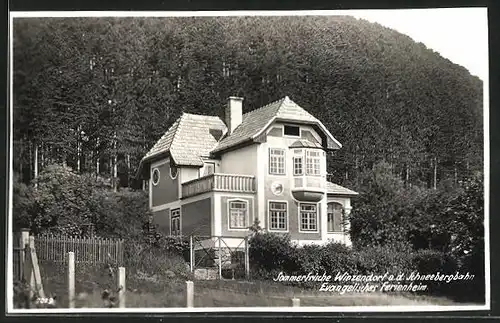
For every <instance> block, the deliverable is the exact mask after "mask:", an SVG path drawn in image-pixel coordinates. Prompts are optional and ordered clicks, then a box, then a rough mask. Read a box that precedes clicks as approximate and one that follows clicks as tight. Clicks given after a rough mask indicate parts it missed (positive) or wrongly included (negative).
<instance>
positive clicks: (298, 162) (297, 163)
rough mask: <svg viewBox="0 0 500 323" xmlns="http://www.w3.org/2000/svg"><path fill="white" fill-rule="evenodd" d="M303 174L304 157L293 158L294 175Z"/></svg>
mask: <svg viewBox="0 0 500 323" xmlns="http://www.w3.org/2000/svg"><path fill="white" fill-rule="evenodd" d="M303 174H304V170H303V168H302V157H293V175H295V176H298V175H303Z"/></svg>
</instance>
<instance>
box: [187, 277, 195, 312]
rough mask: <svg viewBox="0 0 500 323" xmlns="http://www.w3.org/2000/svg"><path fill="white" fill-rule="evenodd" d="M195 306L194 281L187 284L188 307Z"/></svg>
mask: <svg viewBox="0 0 500 323" xmlns="http://www.w3.org/2000/svg"><path fill="white" fill-rule="evenodd" d="M193 306H194V284H193V282H192V281H187V282H186V307H193Z"/></svg>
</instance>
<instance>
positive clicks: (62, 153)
mask: <svg viewBox="0 0 500 323" xmlns="http://www.w3.org/2000/svg"><path fill="white" fill-rule="evenodd" d="M13 81H14V140H15V144H14V148H15V154H16V156H15V158H14V160H15V170H16V171H17V172H19V173H20V174H21V180H22V181H24V182H28V181H29V180H31V179H32V178H33V177H34V175H35V172H37V171H38V170H39V169H43V168H44V167H45V166H46V165H47V164H49V163H51V162H66V163H68V165H70V166H71V167H73V168H74V169H75V170H76V171H77V172H80V173H82V172H91V173H96V174H100V175H101V176H107V177H108V178H110V179H111V180H112V182H113V183H114V184H115V185H114V186H115V189H118V188H119V187H120V186H128V185H129V182H130V179H131V175H132V174H134V172H135V169H136V167H137V165H138V163H139V160H140V158H141V157H142V156H143V155H144V153H145V152H146V151H147V150H148V149H149V148H150V147H151V146H152V145H153V144H154V143H155V142H156V140H158V138H159V137H160V136H161V135H162V133H163V132H164V131H165V130H166V129H167V128H168V126H169V125H170V124H171V123H172V122H173V121H174V120H175V119H176V118H177V117H178V116H179V114H180V113H181V111H186V112H192V113H200V114H216V115H220V116H222V114H223V110H224V104H225V100H226V98H227V97H228V96H230V95H239V96H243V97H245V104H244V110H245V111H249V110H252V109H255V108H257V107H259V106H261V105H263V104H266V103H268V102H270V101H272V100H275V99H278V98H280V97H282V96H285V95H288V96H290V97H291V98H292V99H293V100H294V101H296V102H297V103H298V104H299V105H301V106H303V107H304V108H305V109H307V110H309V111H310V112H311V113H313V114H314V115H316V116H318V118H319V119H320V120H321V121H323V122H324V123H325V124H327V125H328V127H329V128H330V130H331V132H332V133H333V134H334V136H336V137H337V138H338V139H339V140H340V141H341V142H342V144H343V146H344V147H343V149H342V150H340V151H338V152H335V153H334V154H332V155H331V156H329V172H330V173H331V174H332V175H331V179H332V180H334V181H336V182H339V183H341V184H342V183H343V182H344V181H345V180H348V181H351V180H354V179H356V178H357V177H358V175H359V174H361V173H362V172H363V171H364V170H366V169H371V167H372V166H373V165H374V164H375V163H376V162H378V161H380V160H386V161H387V162H388V163H389V164H390V165H391V169H392V171H393V172H394V174H395V175H397V176H398V177H400V178H401V179H403V180H404V181H405V182H406V183H411V184H419V183H422V182H423V183H426V184H427V186H429V187H437V184H438V182H440V181H443V180H446V179H452V180H453V181H454V182H455V183H456V182H458V181H459V180H462V179H464V178H468V177H470V175H471V174H472V173H473V172H474V171H476V170H481V169H482V158H481V156H482V150H483V147H482V145H483V140H482V136H483V135H482V82H481V81H480V80H479V79H478V78H477V77H473V76H471V75H470V74H469V73H468V71H467V70H465V69H464V68H463V67H460V66H457V65H455V64H453V63H452V62H450V61H448V60H446V59H444V58H442V57H441V56H440V55H439V54H437V53H435V52H433V51H432V50H430V49H428V48H426V47H425V46H424V45H423V44H420V43H415V42H414V41H413V40H412V39H410V38H409V37H407V36H405V35H402V34H400V33H398V32H395V31H393V30H390V29H388V28H384V27H382V26H380V25H377V24H372V23H369V22H366V21H363V20H357V19H354V18H351V17H326V16H321V17H211V18H208V17H207V18H202V17H198V18H85V19H83V18H81V19H80V18H77V19H74V18H71V19H69V18H48V19H46V18H44V19H16V20H15V21H14V80H13ZM35 166H37V167H35ZM117 178H120V183H119V184H118V183H117Z"/></svg>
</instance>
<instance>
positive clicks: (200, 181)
mask: <svg viewBox="0 0 500 323" xmlns="http://www.w3.org/2000/svg"><path fill="white" fill-rule="evenodd" d="M211 191H219V192H238V193H255V177H254V176H250V175H231V174H210V175H207V176H204V177H200V178H197V179H194V180H191V181H189V182H186V183H183V184H182V198H187V197H191V196H195V195H198V194H202V193H206V192H211Z"/></svg>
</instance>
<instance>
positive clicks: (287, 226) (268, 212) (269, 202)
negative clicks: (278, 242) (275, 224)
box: [266, 200, 290, 233]
mask: <svg viewBox="0 0 500 323" xmlns="http://www.w3.org/2000/svg"><path fill="white" fill-rule="evenodd" d="M271 203H285V205H286V230H280V229H271V207H270V206H269V205H270V204H271ZM266 207H267V231H269V232H278V233H279V232H282V233H283V232H285V233H286V232H290V212H289V210H288V201H287V200H267V205H266Z"/></svg>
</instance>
